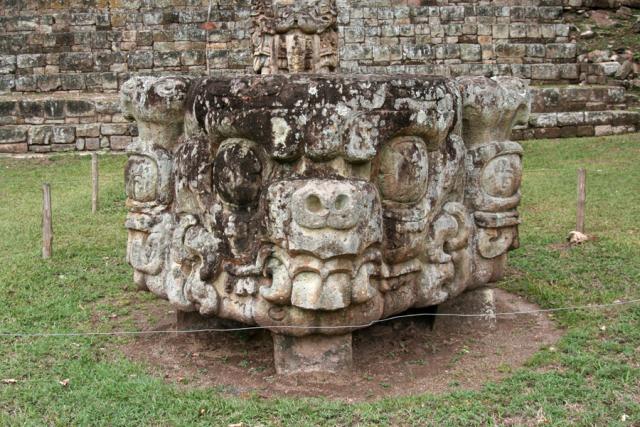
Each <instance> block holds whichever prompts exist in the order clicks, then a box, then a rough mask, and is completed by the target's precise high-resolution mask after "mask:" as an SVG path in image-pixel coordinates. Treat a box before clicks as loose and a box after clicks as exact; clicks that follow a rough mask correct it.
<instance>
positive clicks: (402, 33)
mask: <svg viewBox="0 0 640 427" xmlns="http://www.w3.org/2000/svg"><path fill="white" fill-rule="evenodd" d="M431 3H433V5H427V4H431ZM506 3H509V4H510V5H504V4H506ZM337 6H338V32H339V38H340V43H339V44H340V46H341V47H340V52H339V56H340V64H341V65H340V68H341V69H342V70H343V71H345V72H359V73H367V72H375V73H379V72H393V73H396V72H416V73H417V72H420V73H433V74H441V75H442V74H445V75H462V74H495V75H498V74H500V75H505V74H507V75H517V76H520V77H524V78H530V79H533V80H534V81H557V80H563V81H573V80H576V79H577V78H578V70H577V68H576V65H575V62H576V61H575V57H576V50H575V45H574V44H572V43H570V42H569V39H568V35H569V26H568V25H567V24H565V23H563V20H562V3H561V1H560V0H539V1H537V0H536V1H534V0H532V1H527V2H520V3H517V2H482V1H480V2H465V3H462V2H447V1H443V2H440V1H423V0H403V1H395V0H394V1H392V0H353V1H347V0H338V1H337ZM0 30H1V31H0V92H59V91H88V92H117V90H118V89H119V88H120V86H121V85H122V83H123V82H124V81H125V80H127V79H128V78H129V77H130V75H131V74H150V73H155V74H158V73H176V72H178V73H193V74H205V73H207V70H209V72H211V73H216V72H238V73H244V72H251V71H250V69H251V64H252V44H251V31H252V24H251V1H250V0H230V1H226V0H225V1H223V0H211V1H209V0H133V1H122V0H1V1H0Z"/></svg>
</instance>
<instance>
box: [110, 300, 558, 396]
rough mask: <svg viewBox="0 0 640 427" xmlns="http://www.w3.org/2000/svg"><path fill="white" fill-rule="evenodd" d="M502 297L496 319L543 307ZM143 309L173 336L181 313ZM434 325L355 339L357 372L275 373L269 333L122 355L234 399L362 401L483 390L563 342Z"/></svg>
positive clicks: (393, 328)
mask: <svg viewBox="0 0 640 427" xmlns="http://www.w3.org/2000/svg"><path fill="white" fill-rule="evenodd" d="M496 297H497V312H512V311H529V310H535V309H536V308H537V306H535V305H533V304H530V303H528V302H526V301H525V300H524V299H522V298H521V297H518V296H516V295H513V294H509V293H507V292H505V291H502V290H496ZM144 305H146V307H145V310H142V312H145V311H146V313H147V315H145V316H136V318H135V319H134V323H135V324H137V326H138V327H139V328H141V329H142V330H170V329H174V328H175V324H176V315H175V312H174V311H173V310H172V308H171V306H170V305H168V303H166V302H164V301H152V302H146V303H144ZM138 313H140V311H138ZM148 319H152V320H151V321H149V320H148ZM158 319H159V320H158ZM433 319H434V318H433V317H424V318H418V319H408V320H407V319H399V320H392V321H389V322H387V323H382V324H377V325H375V326H372V327H370V328H368V329H364V330H361V331H358V332H356V333H354V335H353V343H354V347H353V359H354V367H355V368H354V371H353V372H352V373H349V374H340V375H336V374H334V375H326V374H305V375H292V376H282V375H277V374H276V372H275V368H274V364H273V356H272V345H273V344H272V340H271V335H270V333H269V332H268V331H252V332H226V333H223V332H216V333H213V332H211V333H209V332H207V333H194V334H162V335H147V336H140V337H138V338H135V339H134V340H132V341H131V342H129V343H128V344H126V345H123V346H120V347H119V348H120V349H121V350H122V351H123V352H124V354H125V355H126V356H127V357H129V358H130V359H131V360H134V361H136V362H143V363H145V364H147V365H148V366H150V370H151V372H152V373H153V374H155V375H161V376H163V377H164V378H165V379H166V381H168V382H173V383H177V384H181V385H183V386H185V387H205V386H207V387H215V388H217V389H218V390H220V391H221V392H222V393H224V394H227V395H233V396H246V397H249V396H258V397H261V398H272V397H281V396H309V397H311V396H315V397H318V396H323V397H326V398H329V399H339V400H343V401H348V402H356V401H363V400H375V399H379V398H383V397H393V396H404V395H414V394H420V393H444V392H447V391H452V390H460V389H476V388H479V387H481V386H482V385H483V384H484V383H486V382H489V381H495V380H499V379H501V378H503V377H505V376H507V375H509V374H510V373H512V372H513V371H514V370H515V369H517V368H518V367H519V366H521V365H522V364H524V363H525V362H526V361H527V359H529V358H530V357H531V356H532V355H533V354H534V353H535V352H536V351H537V350H539V349H540V348H541V347H544V346H550V345H552V344H553V343H555V342H556V341H557V340H558V339H559V337H560V336H561V335H562V331H561V330H560V329H558V328H557V327H556V326H555V325H554V323H553V322H552V320H551V319H550V318H549V317H548V316H547V315H543V314H536V315H519V316H500V317H499V318H498V322H497V328H496V329H495V330H493V331H487V330H486V328H485V327H484V326H483V324H482V323H478V322H471V323H472V324H469V323H470V322H468V321H467V323H458V322H456V321H455V319H452V318H450V317H440V318H437V320H436V321H435V323H434V322H433Z"/></svg>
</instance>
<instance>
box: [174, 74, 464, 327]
mask: <svg viewBox="0 0 640 427" xmlns="http://www.w3.org/2000/svg"><path fill="white" fill-rule="evenodd" d="M191 94H192V95H191V97H190V98H189V99H188V101H187V103H188V105H187V108H188V113H187V124H186V128H187V129H192V130H195V131H193V132H192V135H191V136H190V137H187V138H186V140H185V141H184V142H183V143H182V144H181V145H180V146H179V148H178V151H177V153H176V158H175V166H174V171H175V185H176V200H177V202H178V204H179V205H180V204H183V205H184V206H186V207H187V208H185V209H183V208H182V207H180V206H178V207H177V211H178V212H182V211H184V212H183V213H182V214H181V215H185V214H188V215H191V216H193V217H194V218H195V222H196V223H197V225H195V226H193V225H192V226H190V227H191V228H192V229H193V228H194V227H200V229H201V231H199V232H197V233H194V232H192V234H194V235H195V234H197V235H198V236H200V237H198V239H199V240H201V241H203V240H207V239H209V240H217V241H218V243H217V244H216V245H215V253H207V252H206V250H204V249H199V248H200V246H198V244H196V243H197V242H195V243H194V242H188V241H186V240H185V245H186V246H187V247H190V248H192V249H193V252H194V254H196V255H197V256H196V259H195V262H194V263H193V265H194V266H195V267H193V272H194V273H193V274H198V275H199V279H200V280H204V281H205V282H207V283H210V284H211V286H214V287H215V288H216V289H217V290H218V291H219V293H221V294H222V295H225V294H226V295H227V297H225V298H227V299H223V300H222V301H221V307H218V310H223V311H224V310H227V311H234V310H238V308H237V307H235V308H231V303H230V301H231V300H233V301H236V302H237V303H238V304H249V302H246V301H245V302H240V301H241V300H242V299H243V298H244V299H251V300H252V303H251V304H253V305H252V310H253V311H252V313H251V314H252V316H253V317H254V319H255V320H256V321H257V322H258V323H260V324H268V325H270V326H273V327H275V328H277V327H278V325H285V324H290V323H295V322H299V321H301V324H302V325H309V324H312V323H313V322H324V321H326V320H327V319H329V318H331V317H332V316H333V317H335V316H338V317H340V316H342V317H344V319H345V320H344V322H346V321H347V320H346V319H347V318H348V319H349V323H352V322H353V321H357V320H358V319H361V320H363V321H366V320H367V319H369V320H371V319H374V318H379V317H380V316H381V315H382V314H383V313H385V312H386V311H387V310H390V311H398V310H402V309H403V308H407V307H409V306H411V305H413V304H414V303H415V302H416V298H418V296H417V295H418V294H419V295H420V297H419V299H420V303H421V304H423V305H424V304H429V303H432V302H433V301H431V300H432V299H433V298H435V299H442V298H444V297H446V295H447V291H446V290H442V289H440V290H439V291H438V292H440V293H438V292H435V291H434V290H433V289H431V288H436V287H441V288H442V286H444V284H445V282H446V280H447V279H451V278H452V277H453V276H452V274H450V273H451V271H453V270H454V267H453V260H452V258H451V256H448V255H446V254H445V252H444V251H445V246H446V245H447V242H448V241H449V240H450V239H451V238H454V237H456V236H459V234H460V232H459V231H460V230H461V229H463V228H465V227H468V226H469V225H468V224H462V223H461V222H464V220H465V217H464V215H458V216H457V220H456V219H453V217H450V216H449V214H447V213H446V212H445V211H444V210H443V209H444V206H445V205H446V204H451V203H454V204H455V203H458V204H459V203H460V202H461V201H462V199H463V189H462V184H463V175H464V170H463V169H464V168H463V162H464V152H465V149H464V145H463V144H462V140H461V139H460V137H459V136H458V135H457V133H456V132H455V126H456V123H458V120H459V118H458V110H457V107H456V105H457V97H458V94H457V92H456V90H455V88H454V87H453V86H452V85H450V84H448V83H446V82H445V81H444V80H441V79H437V78H428V79H424V78H422V79H420V78H415V77H409V76H401V77H397V78H394V79H388V78H376V77H372V76H366V78H353V79H346V78H340V79H336V80H334V79H327V78H320V77H314V76H307V77H302V76H296V77H293V78H292V77H288V76H274V77H269V78H265V77H261V78H251V77H244V78H237V79H230V78H229V79H210V80H207V79H205V80H202V81H201V82H200V83H199V84H198V85H197V86H196V87H195V88H192V90H191ZM198 130H199V131H198ZM199 132H200V133H199ZM194 171H199V172H198V173H197V174H196V173H195V172H194ZM443 215H444V216H443ZM445 217H446V218H445ZM436 219H438V221H436ZM440 228H443V230H444V229H446V230H447V231H446V232H442V231H441V230H440ZM186 234H188V233H185V235H186ZM205 235H207V236H208V237H203V236H205ZM196 240H197V239H196ZM465 242H466V240H465ZM208 247H209V248H211V246H208ZM210 250H212V249H210ZM447 250H448V249H447ZM434 259H435V260H436V261H435V264H436V267H433V268H432V269H431V270H432V271H433V272H434V274H435V275H436V276H438V277H439V278H433V277H431V276H429V278H428V279H425V280H423V279H421V274H422V272H423V270H424V267H425V265H429V264H433V263H434V261H433V260H434ZM465 262H467V261H465ZM420 286H423V287H428V288H429V289H427V290H422V291H420V290H417V288H419V287H420ZM403 287H406V288H407V289H408V290H402V291H399V289H400V288H403ZM398 292H404V294H401V295H400V294H398ZM397 295H400V296H399V297H398V296H397ZM385 299H389V300H390V302H388V303H385ZM385 306H386V307H387V308H385ZM364 307H368V308H367V309H365V308H364ZM328 312H331V313H329V314H327V313H328ZM301 319H302V320H301ZM344 322H342V321H340V322H339V323H344ZM289 333H290V332H289Z"/></svg>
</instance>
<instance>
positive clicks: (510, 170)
mask: <svg viewBox="0 0 640 427" xmlns="http://www.w3.org/2000/svg"><path fill="white" fill-rule="evenodd" d="M521 180H522V161H521V160H520V156H518V155H517V154H507V155H504V156H499V157H496V158H495V159H492V160H491V161H490V162H489V163H488V164H487V166H485V168H484V171H483V172H482V187H483V188H484V191H485V192H486V193H487V194H489V195H491V196H494V197H502V198H504V197H511V196H513V195H514V194H515V193H516V191H518V188H520V181H521Z"/></svg>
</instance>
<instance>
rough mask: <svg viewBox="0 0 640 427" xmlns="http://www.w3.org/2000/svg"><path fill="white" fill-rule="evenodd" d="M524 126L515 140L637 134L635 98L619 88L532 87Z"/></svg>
mask: <svg viewBox="0 0 640 427" xmlns="http://www.w3.org/2000/svg"><path fill="white" fill-rule="evenodd" d="M531 89H532V95H533V101H532V104H531V116H530V118H529V123H528V125H527V126H520V127H517V128H516V129H514V131H513V134H512V137H513V139H516V140H522V139H541V138H570V137H581V136H604V135H616V134H623V133H630V132H636V131H640V111H639V110H638V109H637V108H635V107H636V106H637V104H638V102H637V98H636V96H635V95H629V94H627V93H626V91H625V89H624V88H623V87H621V86H595V85H584V86H578V85H575V86H574V85H569V86H567V85H564V86H533V87H532V88H531Z"/></svg>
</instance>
